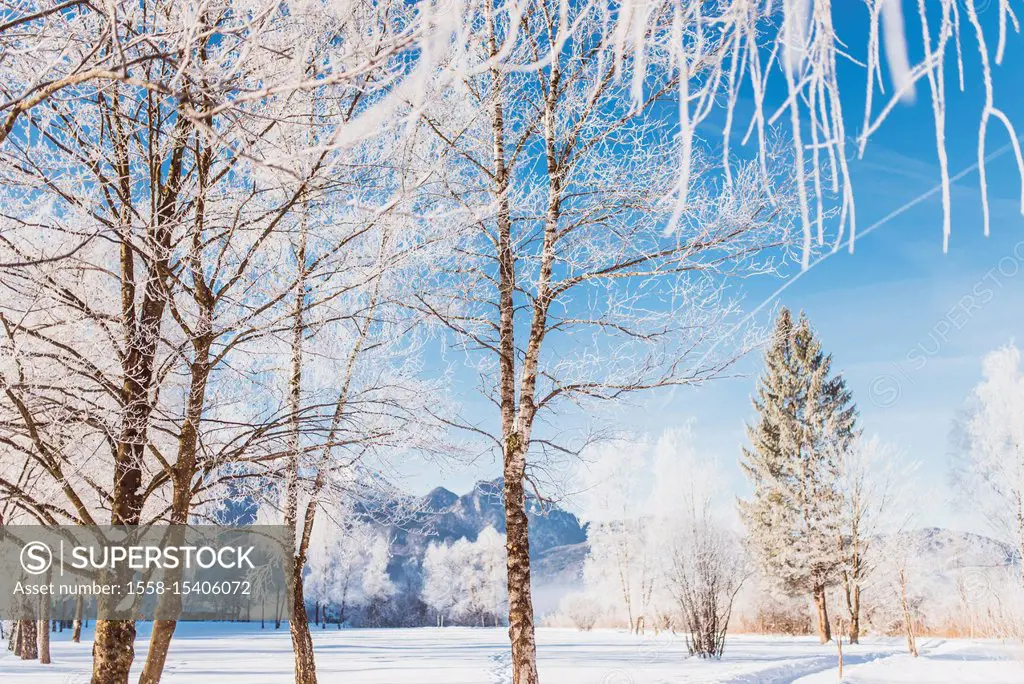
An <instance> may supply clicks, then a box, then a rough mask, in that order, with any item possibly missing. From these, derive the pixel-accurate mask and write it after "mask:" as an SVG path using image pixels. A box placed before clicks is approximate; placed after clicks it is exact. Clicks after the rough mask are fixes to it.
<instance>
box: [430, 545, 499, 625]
mask: <svg viewBox="0 0 1024 684" xmlns="http://www.w3.org/2000/svg"><path fill="white" fill-rule="evenodd" d="M504 543H505V540H504V537H503V536H502V535H501V534H500V533H498V532H497V531H496V530H495V529H494V528H493V527H490V526H488V527H485V528H484V529H483V530H481V531H480V534H479V535H477V538H476V540H475V541H469V540H468V539H466V538H461V539H457V540H455V541H454V542H450V543H432V544H430V545H429V546H428V547H427V551H426V555H425V556H424V559H423V587H422V591H421V597H422V599H423V602H424V603H426V604H427V606H429V607H430V608H431V609H432V610H433V611H434V612H435V614H436V616H437V621H438V626H443V625H444V622H445V619H448V620H449V621H452V620H458V621H462V622H466V623H469V624H479V625H484V624H486V621H487V620H488V619H491V620H493V621H494V624H498V621H499V619H500V618H499V616H500V615H501V613H502V612H503V611H504V610H505V609H506V607H507V605H506V601H507V599H506V594H505V554H504Z"/></svg>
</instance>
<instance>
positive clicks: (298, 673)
mask: <svg viewBox="0 0 1024 684" xmlns="http://www.w3.org/2000/svg"><path fill="white" fill-rule="evenodd" d="M303 567H305V566H304V564H300V563H296V564H295V568H294V570H293V571H292V580H291V582H292V588H291V594H292V606H291V608H292V612H291V615H290V616H289V618H288V626H289V628H290V629H291V634H292V651H294V653H295V684H316V660H315V659H314V657H313V635H312V634H310V632H309V617H308V616H307V615H306V600H305V598H304V595H303V591H302V568H303Z"/></svg>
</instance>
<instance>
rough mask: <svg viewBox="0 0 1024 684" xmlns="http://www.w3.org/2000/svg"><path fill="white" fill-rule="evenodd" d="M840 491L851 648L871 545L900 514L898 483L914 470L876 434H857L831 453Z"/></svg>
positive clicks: (870, 560)
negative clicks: (892, 518)
mask: <svg viewBox="0 0 1024 684" xmlns="http://www.w3.org/2000/svg"><path fill="white" fill-rule="evenodd" d="M835 459H836V463H837V464H838V470H839V483H838V484H839V488H840V491H841V493H842V499H843V503H842V511H841V513H840V534H841V540H842V541H841V544H842V548H843V563H842V566H841V569H840V572H841V575H842V586H843V598H844V601H845V605H846V614H847V619H846V624H847V625H848V626H849V638H850V643H851V644H856V643H858V642H859V640H860V625H861V594H862V592H863V591H864V588H865V584H866V583H867V582H868V580H869V576H870V575H871V573H872V571H873V569H874V567H873V560H874V559H875V558H876V557H875V555H874V554H873V553H872V552H871V547H872V545H873V544H874V543H875V541H876V540H877V537H878V535H879V533H880V532H881V531H882V530H883V525H884V523H885V522H886V517H887V516H894V515H898V513H897V512H896V508H895V504H896V503H897V500H898V498H899V494H900V489H901V488H900V486H899V480H903V481H907V480H908V479H909V476H910V475H911V470H912V467H907V466H905V465H903V464H901V460H902V454H901V453H900V452H899V451H898V450H897V449H895V448H894V447H893V446H892V445H889V444H886V443H884V442H882V441H881V440H880V439H879V438H878V437H877V436H873V437H871V438H866V437H864V436H863V435H862V434H857V435H856V436H855V438H854V440H853V441H852V442H851V443H850V444H849V445H847V446H846V448H844V449H841V450H839V451H837V452H836V454H835Z"/></svg>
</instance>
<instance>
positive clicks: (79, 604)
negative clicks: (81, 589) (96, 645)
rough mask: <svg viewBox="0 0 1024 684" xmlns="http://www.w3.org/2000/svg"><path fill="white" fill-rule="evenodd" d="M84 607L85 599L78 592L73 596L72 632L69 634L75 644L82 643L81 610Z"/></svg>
mask: <svg viewBox="0 0 1024 684" xmlns="http://www.w3.org/2000/svg"><path fill="white" fill-rule="evenodd" d="M84 608H85V599H84V598H82V595H81V594H79V595H78V597H77V598H75V621H74V630H75V631H74V632H73V633H72V635H71V641H73V642H74V643H76V644H80V643H82V610H83V609H84Z"/></svg>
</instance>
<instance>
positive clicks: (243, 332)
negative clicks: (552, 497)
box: [0, 3, 411, 683]
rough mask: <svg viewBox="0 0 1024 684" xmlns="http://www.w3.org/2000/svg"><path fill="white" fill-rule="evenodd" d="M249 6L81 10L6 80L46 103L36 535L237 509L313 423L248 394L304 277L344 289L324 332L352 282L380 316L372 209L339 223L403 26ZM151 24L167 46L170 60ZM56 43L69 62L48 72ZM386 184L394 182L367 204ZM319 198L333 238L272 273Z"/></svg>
mask: <svg viewBox="0 0 1024 684" xmlns="http://www.w3.org/2000/svg"><path fill="white" fill-rule="evenodd" d="M236 9H237V8H236V7H235V6H234V5H233V4H232V3H216V4H215V5H206V6H205V7H204V12H198V13H193V12H191V10H190V9H189V8H187V7H185V6H183V5H180V4H175V5H173V6H170V5H168V6H166V7H164V6H162V5H160V4H158V3H143V4H142V5H139V4H134V5H132V4H117V5H111V6H110V7H109V10H110V11H109V14H108V13H103V12H97V11H96V10H94V8H93V7H92V6H91V5H88V4H86V3H82V4H81V5H78V4H75V3H72V4H71V5H68V6H67V7H60V8H51V9H47V10H45V11H41V12H38V13H35V14H32V15H25V16H24V17H21V18H17V19H15V20H12V21H13V22H14V23H16V24H17V25H18V27H19V30H22V29H25V28H27V27H34V28H38V29H39V31H40V33H38V34H37V36H42V38H40V40H42V43H40V44H38V45H33V46H32V47H31V49H29V50H26V51H23V52H21V53H17V54H18V56H17V57H15V58H14V59H15V62H16V63H17V66H16V68H15V70H23V71H18V78H20V79H22V80H20V81H19V80H17V79H13V80H10V81H8V82H7V84H6V85H9V87H10V88H12V91H9V92H12V93H13V89H14V88H16V87H20V88H23V89H24V91H25V92H26V93H29V95H27V96H26V95H24V94H22V95H18V96H17V97H15V96H14V95H13V94H12V98H13V99H12V100H11V101H10V102H8V105H9V107H10V116H9V117H8V119H7V120H6V122H7V128H6V129H4V131H3V135H4V141H3V144H4V158H3V159H4V164H3V169H2V173H3V178H4V189H3V192H4V198H5V200H6V201H7V202H8V204H7V210H6V212H5V219H6V221H7V227H5V230H4V232H3V234H2V235H0V245H2V249H3V258H2V264H3V268H4V271H5V277H4V279H3V287H4V290H5V296H4V307H3V310H2V311H0V316H2V323H3V330H4V338H3V339H4V345H5V346H4V350H5V355H4V367H3V369H2V372H3V378H2V384H3V388H4V392H5V395H4V404H3V410H4V411H5V416H4V426H5V428H6V429H7V431H5V440H6V441H5V447H6V448H5V452H4V458H5V461H7V462H6V463H5V464H4V465H5V467H4V468H3V473H4V475H5V476H6V475H7V474H11V473H21V474H23V475H27V479H26V478H25V477H22V476H21V475H19V476H18V477H21V480H20V481H19V480H18V479H17V478H14V479H7V478H6V477H5V479H4V480H3V481H2V482H0V484H2V486H3V487H4V495H5V497H9V499H10V500H12V501H15V502H16V503H17V505H18V506H19V507H20V508H21V509H22V510H25V511H27V512H28V513H29V514H30V515H31V516H32V517H34V518H35V519H36V520H37V521H38V522H40V523H42V524H49V525H54V524H59V523H72V524H98V523H100V522H105V521H106V519H107V516H108V515H109V521H110V522H112V523H114V524H127V525H131V524H139V523H145V522H152V521H166V522H179V523H180V522H185V521H187V520H189V518H190V516H191V515H193V514H197V513H200V512H202V511H203V509H204V508H206V507H208V506H209V505H211V502H216V501H217V500H222V497H221V496H220V495H221V494H222V492H223V485H224V483H225V481H226V480H235V479H237V478H239V477H259V476H266V475H267V474H268V473H273V472H275V469H274V467H273V466H272V465H269V466H268V464H273V463H274V462H278V461H280V460H281V459H282V458H283V457H285V456H287V455H288V454H295V453H296V451H295V449H294V448H292V449H291V450H290V451H289V450H287V449H285V448H283V447H284V444H283V443H282V437H283V435H285V434H287V428H288V426H290V425H295V424H296V423H301V425H302V431H304V432H305V431H308V430H313V429H314V428H313V427H311V426H312V425H313V424H314V423H315V421H313V420H306V417H307V416H308V415H309V413H310V412H309V411H308V407H305V406H303V407H296V406H291V407H287V406H286V407H281V406H278V407H275V408H276V409H277V410H275V408H272V409H271V410H270V411H269V412H268V411H267V408H268V407H271V406H272V405H273V403H274V402H273V400H272V399H270V400H266V401H261V400H260V399H255V400H253V399H252V397H259V396H260V394H261V393H262V381H261V380H260V379H259V378H258V377H257V374H258V373H259V372H261V371H263V370H265V369H259V368H256V366H258V365H259V363H253V360H254V359H255V358H256V357H255V356H254V355H253V352H254V350H256V349H257V348H259V347H260V346H261V345H262V346H266V345H267V344H268V342H269V341H270V340H271V339H273V336H275V335H277V334H279V333H280V330H281V327H282V326H283V325H284V324H285V322H286V321H289V320H290V319H291V318H292V317H291V316H289V314H290V313H291V310H290V307H289V306H288V305H289V304H291V303H292V301H294V300H291V299H289V297H290V296H291V295H293V294H294V293H295V292H296V291H297V290H301V283H298V282H297V281H298V280H299V279H300V276H301V277H304V278H307V279H309V280H308V282H313V283H319V284H321V285H323V286H324V287H325V288H327V287H335V288H338V289H335V290H334V291H332V292H331V293H330V294H328V293H327V292H324V293H323V295H322V296H321V297H320V298H318V299H317V301H316V304H317V305H318V310H317V313H316V314H314V315H310V317H309V318H310V320H311V321H312V322H313V323H314V324H316V325H328V324H331V323H337V321H339V320H341V319H343V318H344V317H345V316H350V315H351V314H352V311H351V310H350V311H346V312H344V313H339V310H340V309H341V307H337V308H334V309H331V308H330V303H331V302H332V301H333V300H336V299H338V298H339V296H340V294H341V293H345V292H349V291H350V290H351V289H352V288H353V287H356V288H357V289H359V293H360V296H359V297H355V298H348V299H346V300H345V301H346V304H350V303H353V302H356V301H361V302H362V303H360V304H359V309H358V310H362V309H363V308H364V306H365V301H366V296H365V295H366V294H367V292H368V291H367V290H366V289H365V288H361V286H362V285H366V284H367V283H369V282H371V281H372V280H373V278H372V277H371V278H368V277H367V274H368V273H370V272H371V271H374V269H372V268H369V267H368V266H367V264H366V262H364V263H362V264H360V265H359V266H358V268H353V267H352V265H353V262H352V260H351V259H350V261H349V262H345V263H343V262H342V261H340V260H339V259H338V258H337V255H338V254H339V252H342V251H346V250H350V249H351V247H352V244H351V243H352V241H353V240H356V239H357V238H360V237H361V236H363V235H364V233H365V232H366V230H367V225H368V224H372V223H373V221H374V216H373V214H374V211H375V210H370V211H367V210H366V209H365V208H359V210H358V211H351V210H347V217H346V216H343V214H345V213H346V211H341V212H339V211H338V209H339V207H351V206H353V202H358V201H360V200H361V199H363V198H359V197H357V196H356V194H355V193H352V192H349V191H347V190H346V191H345V192H346V196H345V197H344V198H343V199H338V195H339V192H340V191H343V190H344V188H345V186H344V183H346V182H349V181H353V180H354V181H355V182H357V183H358V182H360V181H363V182H365V181H366V180H368V179H367V177H366V176H363V177H361V178H360V177H358V174H357V173H355V172H354V173H353V174H352V175H344V174H338V173H336V172H335V171H336V170H334V171H332V166H333V165H334V161H333V160H334V159H335V157H334V155H336V154H337V153H338V150H339V149H340V148H341V147H342V142H344V143H345V147H346V150H348V151H349V152H352V146H353V145H355V144H356V143H358V142H359V140H360V139H361V137H360V136H354V137H353V136H350V137H348V138H346V140H345V141H342V140H341V139H340V138H339V136H340V133H339V131H340V130H341V129H342V128H345V127H346V126H347V125H354V123H355V120H356V119H357V118H358V117H357V116H355V115H357V114H361V113H363V112H364V111H365V107H360V105H359V103H360V102H361V101H363V100H365V101H366V102H367V103H368V105H369V106H372V105H374V104H375V102H376V101H377V100H376V98H378V96H379V94H380V93H381V92H382V89H383V90H386V89H387V87H389V86H391V85H393V84H394V83H395V79H394V76H395V74H394V73H390V74H389V75H387V77H386V78H384V85H381V81H379V80H376V78H377V77H380V76H381V74H382V73H384V72H387V71H388V70H389V69H390V68H391V67H393V64H392V63H391V62H389V59H390V58H391V57H393V56H394V55H395V54H396V52H395V50H393V49H392V48H395V46H394V45H393V44H392V43H391V42H389V40H390V37H393V36H394V35H398V34H402V32H403V31H402V30H397V33H396V34H393V33H392V29H395V28H396V27H395V26H390V25H387V24H386V22H385V23H382V22H381V21H380V20H381V15H379V14H376V13H375V12H374V11H364V10H360V9H358V8H349V9H351V10H352V12H341V13H334V12H331V11H328V8H327V7H326V6H325V5H321V4H318V3H312V4H309V5H306V6H304V7H303V10H304V11H291V12H288V13H287V14H286V15H283V14H281V7H280V6H278V5H275V4H273V3H270V4H266V5H265V6H258V5H257V6H255V7H253V8H250V9H251V10H252V12H253V13H252V14H247V13H246V12H241V13H239V12H237V11H236ZM65 10H66V11H65ZM293 10H296V8H293ZM380 11H382V12H384V13H385V14H387V11H386V10H385V9H383V8H381V10H380ZM388 16H391V15H388ZM393 16H394V17H395V19H396V21H401V20H402V19H401V17H402V16H403V14H402V12H400V11H396V12H395V13H394V15H393ZM13 25H14V24H13V23H11V24H8V25H7V26H6V27H5V28H11V27H12V26H13ZM54 26H57V27H58V28H59V30H61V31H64V32H66V35H60V36H58V35H55V34H51V33H49V32H50V31H52V30H55V29H54ZM157 34H159V35H160V36H161V38H160V40H168V41H170V44H171V45H173V46H174V47H173V49H172V50H170V51H161V50H156V51H154V50H152V46H153V45H154V44H155V43H157V42H160V41H159V40H157V41H155V42H154V41H151V40H148V39H147V37H148V36H152V35H157ZM11 35H14V34H5V35H4V38H5V39H7V38H10V37H11ZM18 35H21V34H18ZM298 35H301V36H303V37H304V38H309V39H310V40H308V41H305V42H302V43H299V42H297V41H296V39H295V38H296V36H298ZM66 36H67V37H69V41H68V43H66V44H65V43H64V40H65V37H66ZM341 36H344V37H345V38H344V39H342V38H341ZM15 40H16V41H17V40H21V38H17V39H15ZM175 40H177V42H175ZM47 41H49V42H47ZM400 42H401V41H400ZM68 45H69V46H72V47H70V48H67V49H65V48H64V47H62V46H65V47H66V46H68ZM395 49H397V50H398V51H399V52H400V51H401V50H403V49H404V48H401V47H399V48H395ZM349 51H351V53H349ZM16 52H17V51H16ZM328 53H330V54H328ZM12 54H15V53H12ZM46 55H49V56H50V57H54V56H55V55H56V56H59V59H56V60H55V61H54V62H53V63H52V64H51V65H50V66H49V67H47V69H49V70H47V69H43V70H42V72H35V73H32V71H31V70H32V67H33V65H34V64H35V62H34V61H33V60H37V59H39V58H40V57H41V56H46ZM69 55H70V56H69ZM345 55H349V56H350V57H351V58H353V59H355V58H356V57H357V56H359V55H362V56H363V57H365V58H366V61H365V63H363V62H360V64H362V66H360V67H359V68H358V69H356V70H355V73H351V74H350V73H348V72H344V71H343V72H342V73H343V74H347V75H346V76H345V77H344V78H342V75H341V74H334V75H332V76H327V75H325V74H324V72H323V70H324V69H328V70H329V69H331V68H333V63H332V62H331V61H330V60H331V58H343V57H345ZM76 60H77V61H76ZM90 60H99V61H100V62H103V61H104V60H106V63H107V64H108V66H109V65H112V66H109V68H107V67H104V68H100V69H99V70H97V68H93V67H91V66H85V64H87V63H88V64H92V63H93V62H91V61H90ZM325 65H327V66H325ZM65 67H66V68H67V69H69V70H70V73H69V74H65V75H64V76H61V75H59V74H54V70H57V71H59V70H60V69H63V68H65ZM5 68H12V67H11V65H10V64H9V63H6V62H5ZM12 73H13V72H12ZM51 77H52V78H53V79H54V80H52V81H47V80H46V79H48V78H51ZM318 77H320V78H318ZM25 78H29V79H37V78H38V79H42V80H41V81H34V80H32V81H25V80H24V79H25ZM308 78H314V79H315V81H316V84H317V86H318V87H320V88H322V89H325V90H329V91H330V92H326V93H321V94H320V97H319V98H318V99H317V102H318V103H319V104H318V106H317V107H316V108H311V107H301V106H300V107H298V108H299V109H300V110H302V111H304V112H305V113H306V115H305V116H300V117H295V116H294V114H293V112H294V110H295V109H296V107H297V105H301V104H303V103H308V102H309V100H310V99H311V97H310V94H311V91H312V90H313V88H312V86H310V85H308V84H306V85H303V83H305V81H306V79H308ZM58 92H59V96H57V95H56V94H57V93H58ZM32 93H36V94H35V95H33V94H32ZM239 93H245V95H244V96H239ZM300 96H303V97H300ZM26 97H27V99H26ZM226 101H230V105H226V104H225V102H226ZM314 128H315V129H317V130H316V132H313V131H311V129H314ZM346 130H349V129H346ZM362 137H365V135H364V136H362ZM311 141H312V142H315V143H316V144H317V145H319V149H316V150H313V149H312V148H313V147H314V145H313V144H312V142H311ZM364 149H365V148H364ZM385 149H390V148H388V147H386V146H384V147H382V148H381V150H385ZM359 154H360V153H355V154H354V155H353V156H355V157H358V156H359ZM350 159H351V158H350ZM348 168H350V169H351V168H355V167H353V166H350V167H348ZM328 179H331V180H329V181H328ZM387 192H389V190H388V189H385V188H383V187H380V186H378V195H377V196H376V197H374V198H373V200H374V201H375V202H382V201H383V200H382V199H381V196H380V194H386V193H387ZM328 198H331V199H328ZM311 202H316V203H317V204H316V205H315V208H316V214H315V216H313V217H312V219H311V220H312V222H313V223H312V227H313V228H314V229H315V228H316V227H317V226H319V225H323V223H322V222H323V221H324V220H325V217H327V216H328V215H329V216H330V218H329V219H326V220H327V221H328V222H329V223H330V225H332V226H333V227H334V230H333V232H331V233H330V234H323V235H321V234H318V235H317V236H316V237H315V238H313V239H312V240H311V241H310V242H311V244H310V246H309V251H310V254H312V256H311V257H310V260H309V262H308V263H303V264H302V268H301V269H298V270H296V271H294V272H293V273H292V275H286V276H285V277H283V278H277V277H269V276H270V274H273V273H274V272H275V270H276V269H277V268H278V267H279V266H280V265H281V264H282V263H286V256H287V255H288V250H289V249H290V248H291V246H292V245H293V244H294V240H293V237H294V236H295V235H297V233H298V232H301V231H299V230H298V228H299V226H300V225H301V224H302V221H303V220H310V216H309V213H308V212H305V213H303V212H299V211H298V209H299V208H300V207H308V206H309V205H310V203H311ZM385 203H386V202H385ZM356 215H358V216H362V217H363V218H362V219H360V218H353V217H354V216H356ZM306 225H307V227H308V226H309V225H310V224H308V223H307V224H306ZM371 243H373V244H375V245H378V246H379V244H380V235H379V234H375V235H374V237H373V238H372V239H371ZM394 244H395V245H396V248H395V250H393V251H390V252H389V255H390V256H392V257H393V256H394V255H395V254H397V253H399V252H401V251H402V250H406V249H408V244H407V243H406V242H405V237H404V235H399V236H396V238H395V241H394ZM346 253H348V252H346ZM367 254H369V255H371V257H370V258H371V259H372V258H376V256H379V254H380V251H379V249H372V250H369V251H366V252H363V253H362V255H363V256H366V255H367ZM382 263H383V262H382ZM346 266H348V267H349V268H346ZM380 270H381V269H379V268H378V269H376V271H377V272H379V271H380ZM338 273H344V274H346V275H347V276H348V280H347V281H345V284H341V282H340V281H341V280H343V277H342V276H338V275H337V274H338ZM327 275H332V276H334V279H333V280H331V281H330V282H327V280H326V278H327ZM318 279H320V280H318ZM357 285H358V286H359V287H357ZM360 297H361V299H360ZM299 301H300V302H301V301H302V300H301V299H300V300H299ZM302 306H305V304H303V305H302ZM328 310H330V313H322V312H327V311H328ZM372 311H373V308H372V307H371V312H372ZM348 320H352V319H351V318H350V319H348ZM364 328H365V326H364ZM323 337H326V333H325V334H324V336H323ZM236 369H243V370H241V372H238V370H236ZM407 370H411V367H410V368H409V369H407ZM250 372H251V373H252V374H247V373H250ZM349 386H350V385H347V387H349ZM253 389H255V392H253ZM376 389H377V391H378V392H379V393H380V394H383V393H384V389H383V386H377V387H376ZM211 396H212V397H214V398H215V401H211ZM393 400H394V395H392V396H390V397H387V398H384V397H381V399H380V401H381V402H384V403H387V402H391V401H393ZM399 403H400V402H399ZM394 413H395V412H392V416H393V415H394ZM353 420H354V417H353ZM316 429H320V427H319V426H318V427H317V428H316ZM293 432H294V430H293ZM334 446H335V445H334V443H333V442H332V441H331V440H327V439H321V440H319V442H318V444H317V447H318V448H320V447H322V448H326V449H328V450H330V449H332V448H333V447H334ZM310 448H312V447H311V445H310V444H309V443H308V442H307V443H303V444H302V445H301V449H303V450H305V449H310ZM23 464H27V465H28V466H29V468H28V470H27V471H26V470H25V468H23V467H21V466H22V465H23ZM242 471H244V472H242ZM172 608H173V606H172ZM173 631H174V622H173V620H161V621H158V622H157V624H156V626H155V629H154V634H153V640H152V646H151V648H150V650H149V657H148V659H147V664H146V667H145V668H144V671H143V675H142V677H143V681H145V682H155V681H158V680H159V678H160V673H161V672H162V669H163V664H164V661H165V658H166V652H167V645H168V644H169V641H170V639H171V636H172V635H173ZM134 634H135V626H134V624H133V623H131V622H125V621H109V620H100V621H99V622H98V624H97V630H96V647H95V649H94V653H95V662H94V680H95V681H97V682H99V681H102V682H104V683H106V682H121V681H126V679H127V676H128V671H129V669H130V667H131V665H132V660H133V657H134V653H133V648H132V642H133V640H134Z"/></svg>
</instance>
